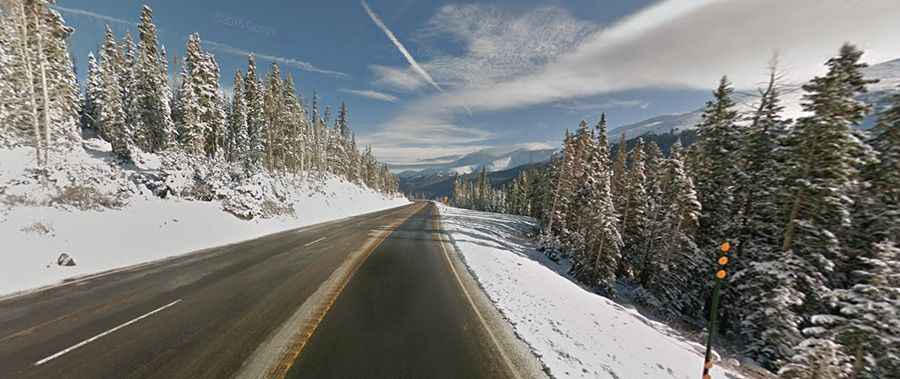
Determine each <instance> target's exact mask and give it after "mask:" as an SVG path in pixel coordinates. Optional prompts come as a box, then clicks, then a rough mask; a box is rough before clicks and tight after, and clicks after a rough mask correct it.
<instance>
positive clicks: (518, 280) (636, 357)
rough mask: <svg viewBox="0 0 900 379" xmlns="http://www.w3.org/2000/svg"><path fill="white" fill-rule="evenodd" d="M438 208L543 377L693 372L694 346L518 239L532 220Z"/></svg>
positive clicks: (728, 372) (619, 378) (697, 358)
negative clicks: (575, 277) (568, 274)
mask: <svg viewBox="0 0 900 379" xmlns="http://www.w3.org/2000/svg"><path fill="white" fill-rule="evenodd" d="M440 212H441V220H442V223H443V225H444V228H445V229H446V230H447V231H448V232H449V233H450V235H451V237H452V240H453V243H454V245H455V246H456V247H457V249H458V250H459V251H460V252H461V254H462V256H463V259H464V261H465V262H466V264H467V265H468V267H469V269H470V271H471V272H472V273H473V275H474V276H475V277H476V278H477V280H478V282H479V283H480V284H481V286H482V287H483V288H484V290H485V291H486V292H487V295H488V297H490V299H491V301H493V302H494V303H495V304H496V306H497V308H498V309H499V310H500V312H501V313H502V314H503V315H504V317H505V318H506V319H507V320H509V322H510V323H511V324H512V325H513V328H514V329H515V331H516V333H517V334H518V335H519V336H520V338H522V339H523V340H524V341H525V342H526V343H527V344H528V345H529V346H530V347H531V349H532V350H533V351H534V352H535V353H536V355H538V357H539V358H540V360H541V362H542V363H543V364H544V365H545V366H546V367H547V369H548V372H549V373H550V375H551V376H553V377H557V378H613V379H625V378H628V379H632V378H695V377H699V375H700V371H701V369H702V365H703V353H704V347H703V346H702V345H700V344H699V343H695V342H692V341H690V340H688V339H687V338H686V337H684V336H682V335H680V334H679V333H678V332H676V331H675V330H673V329H671V328H669V327H667V326H666V325H664V324H662V323H659V322H655V321H652V320H650V319H647V318H646V317H644V316H642V315H641V314H639V313H638V312H637V311H635V310H633V309H629V308H627V307H625V306H623V305H620V304H617V303H615V302H613V301H611V300H609V299H607V298H605V297H603V296H600V295H597V294H595V293H592V292H591V291H588V290H587V289H585V288H583V287H581V286H579V285H578V284H576V283H575V282H574V281H572V280H570V279H569V278H567V277H566V276H565V275H564V274H563V273H564V272H566V269H567V267H563V265H560V264H557V263H555V262H553V261H550V260H549V259H547V258H546V257H545V256H544V255H543V254H542V253H540V252H537V251H536V250H535V246H534V245H533V244H532V243H531V242H530V241H529V240H528V239H527V238H526V237H524V235H525V233H526V232H527V231H529V230H532V228H533V227H534V222H535V221H534V220H533V219H531V218H527V217H521V216H511V215H503V214H497V213H486V212H477V211H470V210H464V209H458V208H452V207H446V206H440ZM731 365H732V366H734V365H736V363H734V362H733V363H731ZM737 371H738V370H737V369H735V368H733V367H731V368H727V369H726V368H722V367H716V368H715V369H714V370H713V373H712V374H713V377H714V378H740V377H744V375H743V374H739V373H738V372H737Z"/></svg>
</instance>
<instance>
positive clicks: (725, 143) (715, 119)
mask: <svg viewBox="0 0 900 379" xmlns="http://www.w3.org/2000/svg"><path fill="white" fill-rule="evenodd" d="M733 94H734V89H733V88H732V86H731V82H729V81H728V79H727V78H726V77H722V80H721V81H719V86H718V88H717V89H716V90H715V91H714V92H713V96H714V99H713V100H712V101H709V102H707V103H706V109H704V111H703V121H701V122H700V125H698V126H697V128H698V131H697V133H698V138H699V139H698V140H697V150H696V152H697V157H696V160H697V165H696V166H697V167H694V168H693V169H694V170H695V171H694V175H695V178H696V179H697V194H698V196H699V198H700V203H701V204H703V213H702V215H701V217H700V228H701V231H700V235H701V236H702V237H703V238H704V241H702V243H701V248H703V249H704V250H708V251H715V247H716V246H718V245H719V244H721V243H722V241H723V240H725V239H729V238H734V235H733V232H734V219H733V215H734V214H735V211H736V209H735V203H734V193H733V190H734V185H735V180H736V179H737V178H738V173H739V170H738V168H737V160H738V157H737V154H738V151H739V146H738V143H739V141H740V133H739V130H738V129H737V121H738V117H739V114H738V112H737V110H735V103H734V100H733V99H732V96H733Z"/></svg>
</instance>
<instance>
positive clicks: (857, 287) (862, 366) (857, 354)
mask: <svg viewBox="0 0 900 379" xmlns="http://www.w3.org/2000/svg"><path fill="white" fill-rule="evenodd" d="M872 250H873V251H872V252H871V253H870V254H867V255H868V256H869V257H862V258H861V259H862V260H863V261H864V263H866V266H868V267H870V268H871V269H870V270H869V271H857V272H855V273H854V274H855V275H856V276H858V277H860V278H861V279H859V280H858V282H857V283H856V284H854V285H853V286H852V287H850V288H849V289H838V290H835V291H834V292H833V296H832V299H830V300H831V301H832V302H834V304H835V306H836V308H837V310H838V312H837V314H836V315H834V316H827V317H826V316H816V317H815V318H814V319H813V321H814V322H815V323H816V324H818V325H819V326H820V327H819V328H818V329H821V330H822V332H824V334H825V336H827V337H828V338H829V339H832V340H834V341H836V342H837V343H839V344H840V345H841V346H842V349H843V352H844V353H845V354H846V355H847V356H849V357H850V359H851V362H852V363H851V364H852V368H851V373H850V376H851V377H853V378H871V379H875V378H896V377H900V248H898V246H897V245H896V244H895V243H894V242H892V241H885V242H881V243H876V244H873V245H872Z"/></svg>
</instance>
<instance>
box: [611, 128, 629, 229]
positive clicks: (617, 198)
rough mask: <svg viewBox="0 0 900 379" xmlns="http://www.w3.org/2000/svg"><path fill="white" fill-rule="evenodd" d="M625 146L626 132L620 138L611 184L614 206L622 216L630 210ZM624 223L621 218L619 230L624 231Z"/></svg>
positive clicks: (626, 150)
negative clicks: (627, 194) (626, 189)
mask: <svg viewBox="0 0 900 379" xmlns="http://www.w3.org/2000/svg"><path fill="white" fill-rule="evenodd" d="M625 146H626V143H625V132H622V135H621V136H619V143H618V144H617V145H616V161H615V163H613V168H612V183H611V185H612V194H613V205H615V207H616V211H618V212H619V215H620V216H624V215H625V213H627V209H628V207H627V206H626V204H627V203H628V200H627V196H626V195H625V193H626V192H625V187H626V185H627V183H628V149H627V148H626V147H625ZM623 221H624V217H620V219H619V230H622V222H623Z"/></svg>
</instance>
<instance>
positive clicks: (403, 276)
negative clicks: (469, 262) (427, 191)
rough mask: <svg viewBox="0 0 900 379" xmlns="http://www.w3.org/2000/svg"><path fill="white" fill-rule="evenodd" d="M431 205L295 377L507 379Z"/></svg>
mask: <svg viewBox="0 0 900 379" xmlns="http://www.w3.org/2000/svg"><path fill="white" fill-rule="evenodd" d="M436 217H438V215H437V212H436V210H435V207H434V206H428V207H426V208H424V209H423V210H421V211H420V212H418V213H416V214H415V215H414V216H412V217H410V218H409V219H407V220H406V222H404V223H403V224H402V225H401V226H400V227H399V228H398V229H396V230H395V231H394V232H393V233H392V234H391V236H390V237H389V238H388V239H387V240H385V241H384V243H382V244H381V245H380V246H379V247H378V248H377V249H375V251H374V252H373V253H372V255H371V256H370V257H369V258H368V259H367V260H366V261H365V263H364V264H363V265H362V266H361V267H360V268H359V270H358V271H357V272H356V273H355V274H354V276H353V278H352V279H351V280H350V282H349V284H348V285H347V287H346V288H345V289H344V291H343V292H342V293H341V295H340V297H338V298H337V301H336V302H335V303H334V306H333V307H332V308H331V310H330V311H329V312H328V313H327V314H326V315H325V318H324V319H323V320H322V321H321V323H320V324H319V326H318V327H317V329H316V331H315V333H314V334H313V335H312V337H311V338H310V340H309V342H308V343H307V344H306V346H305V347H304V348H303V351H302V352H301V353H300V355H299V358H298V359H297V361H296V362H295V363H294V366H293V367H292V368H291V370H290V371H289V372H288V378H507V377H511V375H510V370H509V368H508V366H507V365H506V363H504V361H503V357H502V355H501V354H500V352H499V351H498V347H497V346H496V345H495V344H494V343H493V341H492V340H491V337H490V335H488V334H487V330H486V328H485V327H484V326H483V324H482V322H483V321H482V320H481V319H480V317H481V316H479V315H478V314H477V313H476V312H475V310H474V307H473V305H472V304H470V303H469V300H468V299H467V298H466V295H465V293H464V292H463V291H462V289H461V283H460V282H459V279H458V278H457V277H456V275H457V274H454V272H453V271H452V269H451V266H450V264H451V263H450V261H449V259H448V258H447V257H446V256H445V253H444V250H443V249H442V248H441V246H440V238H441V237H442V234H443V233H441V232H440V231H439V230H436V220H435V218H436Z"/></svg>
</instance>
